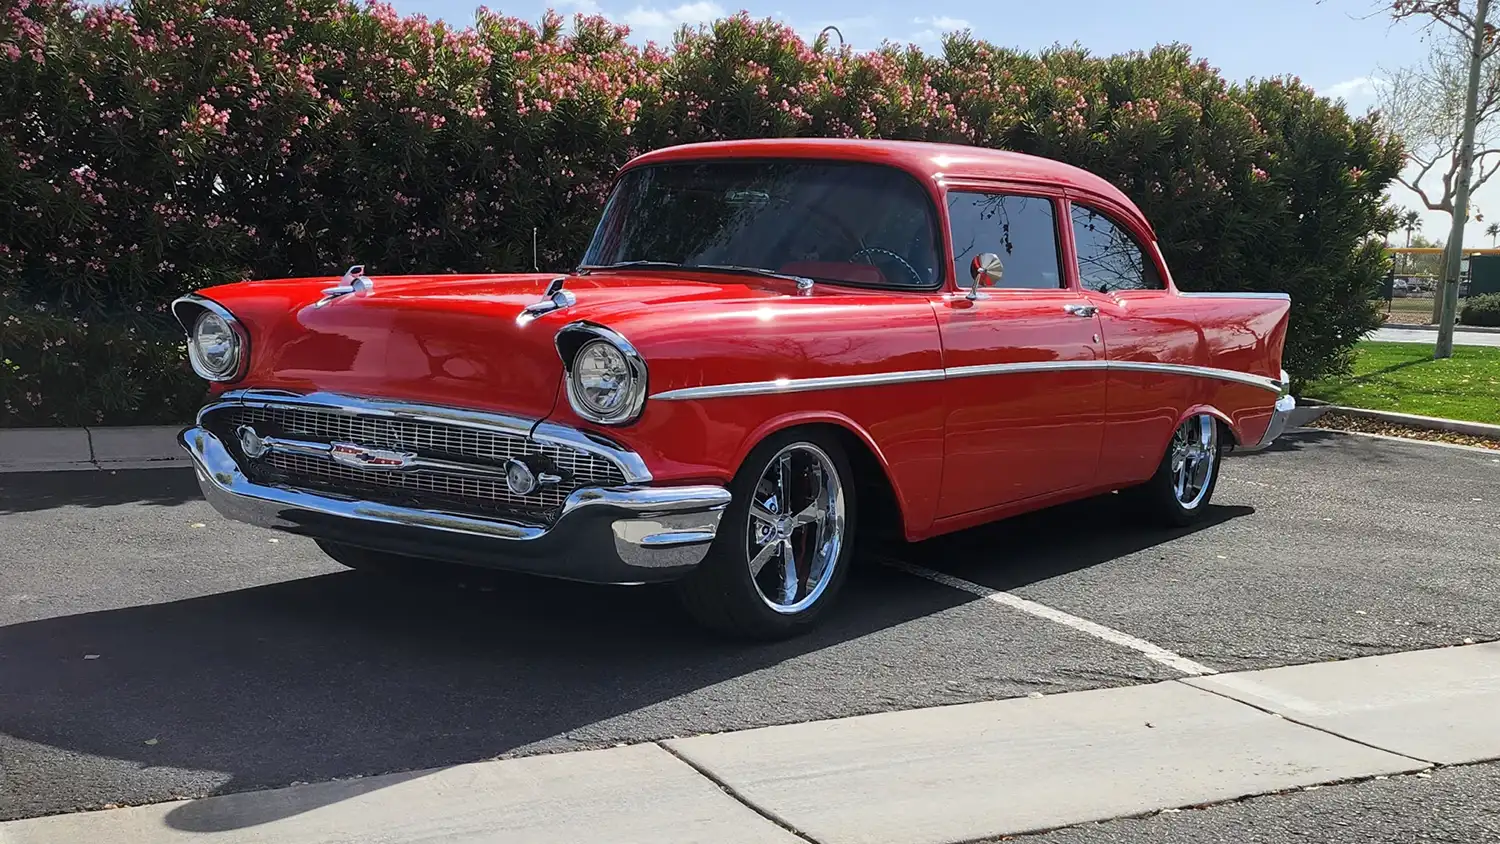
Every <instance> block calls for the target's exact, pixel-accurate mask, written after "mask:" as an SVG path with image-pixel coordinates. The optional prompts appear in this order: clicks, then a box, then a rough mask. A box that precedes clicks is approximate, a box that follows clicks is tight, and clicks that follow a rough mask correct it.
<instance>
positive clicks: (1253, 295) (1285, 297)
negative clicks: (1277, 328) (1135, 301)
mask: <svg viewBox="0 0 1500 844" xmlns="http://www.w3.org/2000/svg"><path fill="white" fill-rule="evenodd" d="M1177 295H1178V296H1188V297H1191V298H1193V299H1280V300H1282V301H1284V302H1290V301H1292V294H1290V293H1261V292H1258V291H1254V290H1245V291H1242V292H1239V293H1181V292H1179V293H1178V294H1177Z"/></svg>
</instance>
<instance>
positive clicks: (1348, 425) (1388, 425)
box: [1309, 412, 1500, 451]
mask: <svg viewBox="0 0 1500 844" xmlns="http://www.w3.org/2000/svg"><path fill="white" fill-rule="evenodd" d="M1309 424H1310V427H1313V428H1326V429H1328V430H1330V431H1355V432H1358V433H1361V434H1384V435H1385V436H1388V437H1405V438H1406V439H1410V440H1431V441H1433V442H1443V443H1454V444H1455V445H1472V446H1477V447H1479V448H1492V449H1495V450H1497V451H1500V438H1494V437H1476V436H1472V435H1470V434H1454V433H1450V432H1448V431H1429V430H1426V429H1425V428H1414V427H1412V426H1410V425H1399V424H1395V423H1392V422H1381V421H1379V420H1377V419H1365V418H1363V417H1357V416H1348V415H1345V414H1342V413H1337V412H1329V413H1325V414H1323V415H1322V416H1320V417H1318V418H1317V419H1316V420H1314V421H1313V422H1311V423H1309Z"/></svg>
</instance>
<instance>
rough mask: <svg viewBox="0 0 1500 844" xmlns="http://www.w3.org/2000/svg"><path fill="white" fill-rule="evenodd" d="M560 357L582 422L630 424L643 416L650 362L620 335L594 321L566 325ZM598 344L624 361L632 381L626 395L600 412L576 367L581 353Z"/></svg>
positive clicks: (570, 396) (559, 335)
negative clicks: (647, 364) (579, 376)
mask: <svg viewBox="0 0 1500 844" xmlns="http://www.w3.org/2000/svg"><path fill="white" fill-rule="evenodd" d="M555 343H556V345H557V354H558V356H559V357H561V358H562V362H563V381H564V382H565V383H566V385H567V392H568V404H569V405H571V406H572V408H573V412H574V413H576V414H578V417H579V418H580V419H585V420H587V421H589V422H593V423H595V424H597V425H629V424H630V423H632V422H634V421H635V420H637V419H639V418H640V416H641V411H643V410H644V409H645V406H646V385H647V381H648V375H647V371H646V361H645V360H644V359H643V358H642V357H641V355H640V352H638V351H636V348H635V346H632V345H631V344H630V341H629V340H626V339H625V338H624V337H623V336H622V335H621V334H620V333H619V332H616V331H613V330H611V329H608V328H605V327H604V326H602V325H596V324H594V323H590V322H573V323H569V324H567V325H565V326H563V327H562V328H561V329H559V330H558V332H557V337H556V339H555ZM595 343H605V344H607V346H608V347H610V348H612V349H613V350H614V352H616V353H618V354H619V356H620V358H621V359H622V360H623V361H624V364H625V369H626V371H627V378H628V380H627V381H626V382H625V384H624V385H623V386H622V388H621V389H622V390H623V392H624V396H623V398H622V400H621V401H620V403H619V405H618V406H617V407H615V408H614V409H613V410H610V411H607V412H605V411H600V410H599V409H597V408H595V407H594V406H592V405H591V403H590V402H588V401H587V400H586V399H585V398H584V394H583V389H582V387H581V385H580V384H579V383H578V369H577V367H575V366H574V364H575V363H576V362H577V361H578V357H579V354H580V353H581V352H582V351H583V350H584V349H586V348H588V347H589V346H591V345H593V344H595Z"/></svg>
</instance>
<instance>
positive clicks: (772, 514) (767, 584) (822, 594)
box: [676, 429, 857, 640]
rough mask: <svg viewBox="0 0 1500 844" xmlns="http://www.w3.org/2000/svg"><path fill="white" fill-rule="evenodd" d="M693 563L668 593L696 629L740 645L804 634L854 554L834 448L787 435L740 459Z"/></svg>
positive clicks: (814, 434) (819, 436)
mask: <svg viewBox="0 0 1500 844" xmlns="http://www.w3.org/2000/svg"><path fill="white" fill-rule="evenodd" d="M729 490H730V493H731V494H732V496H733V499H732V501H731V502H730V504H729V507H728V508H727V509H726V510H725V512H724V516H723V518H722V519H721V521H720V523H719V530H718V533H717V535H716V536H715V538H714V542H713V545H712V547H710V549H709V552H708V555H707V556H706V557H705V558H704V560H703V563H702V564H701V565H700V566H699V567H698V569H697V570H696V571H694V572H693V573H692V574H691V575H689V576H688V577H686V578H684V579H683V580H682V581H679V582H678V583H677V584H676V590H677V594H678V597H679V598H680V600H681V601H682V604H683V606H684V607H685V608H686V609H687V611H688V613H689V614H691V615H692V616H693V617H694V618H695V619H696V620H697V621H699V622H700V623H702V624H704V625H706V626H708V627H710V628H713V629H715V630H718V631H720V632H723V633H727V634H729V635H732V636H736V637H740V638H752V639H765V640H772V639H784V638H788V637H791V636H795V635H798V634H800V633H803V632H806V631H807V630H810V629H811V628H812V627H813V626H814V625H816V624H817V623H818V620H819V619H820V618H822V616H823V615H824V614H825V613H826V612H827V611H828V607H829V606H830V605H832V604H833V602H834V600H835V598H836V597H837V595H838V593H839V591H840V589H841V588H842V587H843V584H844V579H845V577H846V576H847V574H848V569H849V564H850V558H851V557H852V554H853V548H854V542H853V540H854V527H855V524H856V504H857V502H856V498H855V485H854V473H853V470H852V469H851V467H850V463H849V459H848V455H847V454H846V453H845V451H844V448H843V445H842V444H841V443H840V442H839V440H838V438H837V437H836V436H835V435H833V434H831V433H829V432H827V431H824V430H812V429H801V430H798V429H793V430H789V431H784V432H781V433H778V434H775V435H772V436H771V437H768V438H767V439H766V440H765V441H764V442H762V443H761V444H760V445H758V446H756V447H755V449H754V450H753V451H751V452H750V455H749V457H747V458H745V462H744V464H743V465H742V466H741V467H740V470H739V472H738V473H737V474H736V475H735V477H734V480H733V481H732V482H731V483H730V485H729Z"/></svg>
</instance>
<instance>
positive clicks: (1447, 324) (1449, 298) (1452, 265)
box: [1432, 0, 1490, 360]
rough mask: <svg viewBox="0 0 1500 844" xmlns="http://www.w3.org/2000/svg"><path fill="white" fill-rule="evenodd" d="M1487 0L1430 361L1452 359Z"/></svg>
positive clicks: (1479, 18)
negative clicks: (1434, 346) (1439, 308)
mask: <svg viewBox="0 0 1500 844" xmlns="http://www.w3.org/2000/svg"><path fill="white" fill-rule="evenodd" d="M1489 15H1490V0H1478V3H1477V4H1476V7H1475V9H1474V38H1473V40H1472V41H1471V43H1470V49H1469V87H1468V90H1467V91H1466V92H1465V94H1464V132H1463V136H1462V137H1461V138H1460V139H1459V146H1458V185H1457V186H1456V187H1455V189H1454V191H1453V229H1452V231H1450V232H1449V234H1448V251H1447V254H1446V255H1445V257H1446V259H1447V260H1446V261H1445V263H1446V265H1447V266H1446V267H1444V269H1443V287H1442V291H1441V294H1442V297H1443V311H1442V315H1441V316H1440V317H1439V319H1438V336H1437V348H1436V349H1435V350H1434V351H1433V354H1432V356H1433V358H1435V359H1438V360H1441V359H1443V358H1451V357H1453V324H1454V323H1455V322H1456V321H1457V320H1458V276H1459V264H1460V262H1461V261H1462V259H1463V251H1464V225H1465V224H1466V223H1468V222H1469V179H1470V177H1471V176H1472V175H1473V172H1474V123H1475V122H1476V120H1477V117H1476V113H1477V112H1478V110H1479V74H1480V72H1481V71H1482V70H1483V69H1484V58H1485V35H1486V34H1487V33H1486V29H1487V26H1486V24H1487V22H1488V20H1489Z"/></svg>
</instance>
